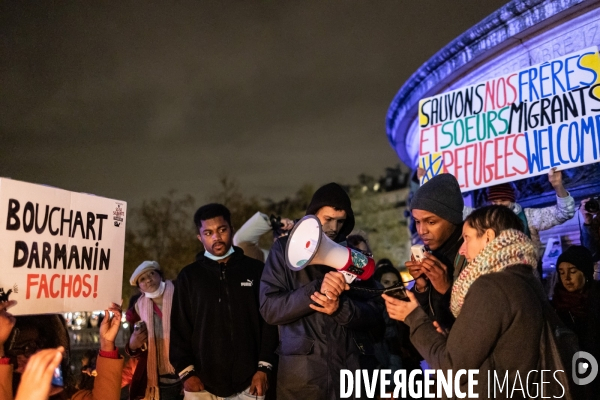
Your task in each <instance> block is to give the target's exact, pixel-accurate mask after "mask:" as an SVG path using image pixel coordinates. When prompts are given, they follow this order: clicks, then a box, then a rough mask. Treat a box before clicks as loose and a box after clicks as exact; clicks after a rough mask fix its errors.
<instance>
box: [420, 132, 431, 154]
mask: <svg viewBox="0 0 600 400" xmlns="http://www.w3.org/2000/svg"><path fill="white" fill-rule="evenodd" d="M428 130H429V128H425V129H421V140H420V142H419V155H420V156H424V155H427V154H429V152H427V153H425V151H424V150H423V143H425V142H429V139H425V138H424V136H425V131H428Z"/></svg>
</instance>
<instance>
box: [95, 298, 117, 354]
mask: <svg viewBox="0 0 600 400" xmlns="http://www.w3.org/2000/svg"><path fill="white" fill-rule="evenodd" d="M111 312H112V316H111V315H110V313H111ZM121 313H122V311H121V306H120V305H118V304H117V303H111V305H110V306H109V307H108V309H106V310H104V319H103V320H102V324H101V325H100V350H102V351H114V350H115V338H116V337H117V334H118V333H119V328H120V327H121Z"/></svg>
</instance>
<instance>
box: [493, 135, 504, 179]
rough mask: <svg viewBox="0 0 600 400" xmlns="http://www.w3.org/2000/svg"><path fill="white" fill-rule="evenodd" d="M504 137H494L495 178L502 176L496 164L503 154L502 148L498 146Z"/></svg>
mask: <svg viewBox="0 0 600 400" xmlns="http://www.w3.org/2000/svg"><path fill="white" fill-rule="evenodd" d="M503 140H504V138H503V137H499V138H496V139H494V156H496V157H495V158H496V162H495V163H494V173H495V174H494V175H495V177H496V179H502V178H504V175H500V173H499V172H498V165H499V164H500V159H501V158H504V156H503V155H502V148H501V147H500V145H499V144H500V141H503Z"/></svg>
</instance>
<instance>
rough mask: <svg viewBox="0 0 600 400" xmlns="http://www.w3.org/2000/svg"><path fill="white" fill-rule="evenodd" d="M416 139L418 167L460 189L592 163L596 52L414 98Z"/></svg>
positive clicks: (596, 144) (597, 131) (598, 83)
mask: <svg viewBox="0 0 600 400" xmlns="http://www.w3.org/2000/svg"><path fill="white" fill-rule="evenodd" d="M419 140H420V144H419V165H420V166H425V167H429V169H427V168H426V169H427V173H428V174H429V176H434V175H437V174H438V173H440V172H446V173H451V174H453V175H454V176H455V177H456V178H457V179H458V182H459V184H460V187H461V190H462V191H470V190H473V189H477V188H482V187H487V186H492V185H496V184H499V183H503V182H509V181H514V180H518V179H523V178H527V177H530V176H536V175H540V174H545V173H547V172H548V170H549V169H550V168H553V167H558V168H559V169H566V168H572V167H576V166H579V165H585V164H591V163H595V162H598V161H599V160H600V58H599V55H598V48H597V47H593V48H588V49H585V50H582V51H580V52H576V53H571V54H568V55H566V56H564V57H561V58H557V59H555V60H552V61H548V62H545V63H542V64H538V65H534V66H531V67H529V68H526V69H523V70H521V71H517V72H514V73H511V74H507V75H504V76H501V77H499V78H494V79H490V80H488V81H485V82H481V83H478V84H475V85H471V86H468V87H465V88H461V89H457V90H454V91H451V92H447V93H442V94H439V95H437V96H434V97H429V98H425V99H422V100H421V101H420V102H419ZM440 155H441V160H440V161H439V162H438V163H437V164H436V163H434V162H433V160H435V159H437V158H438V157H439V156H440ZM440 163H441V165H439V164H440Z"/></svg>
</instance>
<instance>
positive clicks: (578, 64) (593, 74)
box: [577, 53, 598, 86]
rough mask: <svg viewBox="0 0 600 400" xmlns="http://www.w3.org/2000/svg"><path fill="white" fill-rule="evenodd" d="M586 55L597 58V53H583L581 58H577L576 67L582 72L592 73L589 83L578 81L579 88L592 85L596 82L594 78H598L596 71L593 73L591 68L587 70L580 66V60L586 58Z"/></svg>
mask: <svg viewBox="0 0 600 400" xmlns="http://www.w3.org/2000/svg"><path fill="white" fill-rule="evenodd" d="M587 55H593V56H595V57H598V53H584V54H582V55H581V57H579V60H577V66H579V68H581V69H583V70H586V71H589V72H591V73H592V79H590V81H589V82H581V81H579V83H580V84H581V86H590V85H591V84H592V83H595V82H596V78H597V77H598V74H597V73H596V71H594V70H593V69H591V68H587V67H584V66H583V65H581V59H582V58H583V57H585V56H587Z"/></svg>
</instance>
